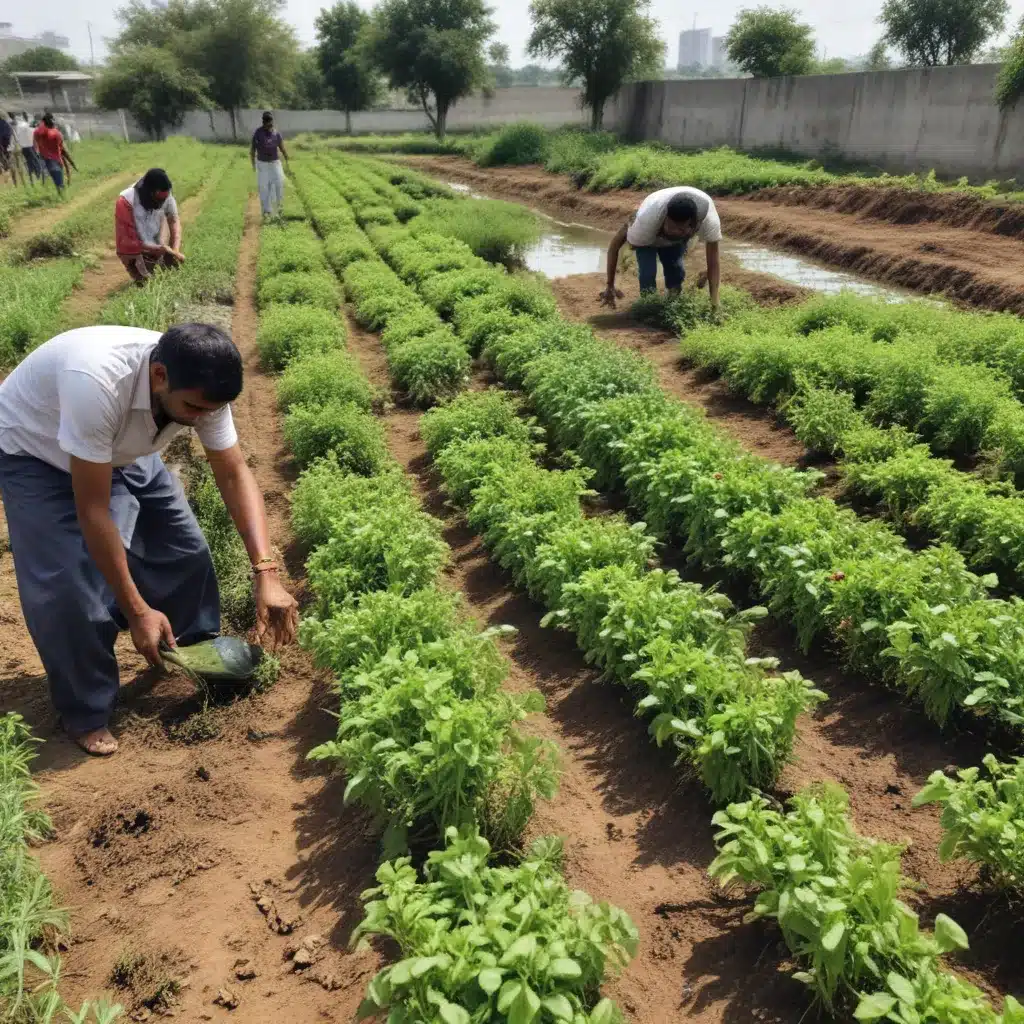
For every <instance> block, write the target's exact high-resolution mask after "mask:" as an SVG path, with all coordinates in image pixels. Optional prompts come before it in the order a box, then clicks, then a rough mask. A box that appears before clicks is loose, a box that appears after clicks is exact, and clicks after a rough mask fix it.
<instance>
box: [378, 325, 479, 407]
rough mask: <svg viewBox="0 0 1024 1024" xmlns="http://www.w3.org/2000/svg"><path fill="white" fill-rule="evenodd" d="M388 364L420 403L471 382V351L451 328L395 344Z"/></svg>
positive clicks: (397, 381) (397, 380)
mask: <svg viewBox="0 0 1024 1024" xmlns="http://www.w3.org/2000/svg"><path fill="white" fill-rule="evenodd" d="M388 365H389V366H390V368H391V374H392V376H393V378H394V381H395V384H397V385H398V387H400V388H402V389H403V390H404V391H405V392H406V393H407V394H408V395H409V397H410V398H411V399H412V400H413V401H414V402H415V403H416V404H417V405H433V404H434V403H435V402H439V401H441V400H442V399H444V398H449V397H451V396H452V395H454V394H456V393H457V392H458V391H459V390H461V389H462V388H464V387H465V386H466V384H467V383H468V382H469V366H470V359H469V353H468V352H467V351H466V350H465V348H464V347H463V346H462V344H461V343H460V342H459V341H458V340H457V339H456V338H455V337H454V335H452V334H451V332H450V331H448V330H440V331H435V332H434V333H433V334H427V335H424V336H423V337H422V338H413V339H412V340H411V341H407V342H406V343H405V344H404V345H399V346H397V347H395V348H392V349H391V351H390V352H389V353H388Z"/></svg>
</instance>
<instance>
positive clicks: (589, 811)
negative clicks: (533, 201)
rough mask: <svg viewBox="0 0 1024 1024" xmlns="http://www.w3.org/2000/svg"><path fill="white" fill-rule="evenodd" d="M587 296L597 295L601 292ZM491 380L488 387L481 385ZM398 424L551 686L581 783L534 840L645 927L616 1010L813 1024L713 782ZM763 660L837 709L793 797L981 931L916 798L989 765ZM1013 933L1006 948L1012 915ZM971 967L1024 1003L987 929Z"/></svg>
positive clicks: (918, 722)
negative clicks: (526, 586)
mask: <svg viewBox="0 0 1024 1024" xmlns="http://www.w3.org/2000/svg"><path fill="white" fill-rule="evenodd" d="M574 280H575V279H573V278H569V279H566V281H564V282H556V293H557V294H558V295H559V297H560V300H561V299H562V297H563V294H564V292H563V285H564V286H565V287H569V286H570V284H571V282H573V281H574ZM583 287H585V288H586V290H587V294H589V293H590V291H591V290H592V282H591V281H590V280H586V281H585V283H584V285H583ZM564 311H566V312H568V310H564ZM625 330H626V329H625V328H623V331H625ZM633 330H634V331H635V328H634V329H633ZM620 340H621V336H620ZM645 340H646V341H650V340H651V339H650V337H646V338H645ZM662 342H663V339H658V340H655V341H654V344H655V345H657V344H659V343H662ZM349 347H350V349H351V350H352V351H353V352H354V353H355V354H356V355H357V356H358V358H359V359H360V361H361V363H362V365H363V368H364V370H365V371H366V372H367V374H368V375H370V376H371V378H372V379H373V380H374V382H375V383H376V384H378V385H379V386H380V387H382V388H387V385H388V378H387V368H386V363H385V360H384V356H383V353H382V351H381V348H380V344H379V340H378V339H377V338H376V337H375V336H373V335H370V334H368V333H366V332H364V331H362V330H360V329H359V328H357V327H354V326H353V327H352V328H351V329H350V334H349ZM486 382H487V378H486V375H485V374H483V373H477V375H476V378H475V380H474V384H473V386H474V387H479V386H484V384H485V383H486ZM396 397H397V396H396ZM385 418H386V422H387V427H388V434H389V444H390V447H391V450H392V452H393V454H394V455H395V456H396V458H397V459H398V460H399V462H400V463H401V464H402V465H403V466H404V467H405V468H406V470H407V471H408V472H409V473H410V474H411V475H412V476H413V478H414V479H415V481H416V482H417V486H418V490H419V494H420V496H421V499H422V501H423V503H424V506H425V507H426V508H427V509H428V511H430V512H431V513H432V514H434V515H436V516H438V517H439V518H441V519H442V520H443V521H444V523H445V527H446V530H445V538H446V540H447V541H448V543H449V544H450V545H451V548H452V553H453V557H452V563H451V566H450V568H449V570H448V573H447V576H448V581H449V582H450V584H451V585H452V586H453V587H455V588H456V589H459V590H461V591H462V592H463V593H464V595H465V597H466V601H467V605H468V608H469V610H470V612H471V613H472V614H473V615H474V616H475V617H477V618H478V619H479V620H481V621H482V622H484V623H485V624H487V625H499V624H510V625H512V626H515V627H516V629H517V630H518V633H517V635H516V637H515V640H514V641H513V643H512V644H511V645H510V647H509V648H508V651H507V654H508V657H509V660H510V662H511V673H510V679H509V685H510V686H511V687H512V688H514V689H517V690H518V689H522V688H528V687H535V688H537V689H540V690H541V691H542V692H543V693H544V695H545V697H546V698H547V701H548V712H547V715H546V716H544V717H543V718H540V719H537V720H534V721H533V722H532V723H531V724H530V728H531V729H533V730H535V731H536V732H537V733H538V734H540V735H543V736H545V737H547V738H551V739H554V740H555V741H556V742H557V743H558V744H559V746H560V747H561V749H562V752H563V768H564V772H565V774H564V777H563V780H562V785H561V788H560V791H559V794H558V796H557V797H556V799H555V800H554V801H553V803H552V804H550V805H543V804H542V805H541V806H540V807H539V808H538V812H537V814H536V816H535V818H534V821H533V823H532V824H531V827H530V832H531V834H535V835H541V834H544V833H546V832H558V833H560V834H563V835H566V837H567V875H568V878H569V881H570V883H571V884H572V885H574V886H577V887H579V888H582V889H585V890H586V891H587V892H589V893H591V894H592V895H593V896H595V897H597V898H599V899H607V900H610V901H612V902H614V903H616V904H618V905H619V906H621V907H623V908H624V909H625V910H626V911H627V912H628V913H629V914H630V915H631V916H632V917H633V920H634V921H635V922H636V924H637V926H638V927H639V929H640V933H641V951H640V954H639V956H638V957H637V959H636V960H635V961H634V963H633V964H632V965H631V967H630V968H629V970H628V971H627V972H626V974H625V975H624V976H623V978H622V979H620V980H619V981H617V982H616V983H615V984H613V985H612V986H610V988H609V991H610V994H612V995H613V996H614V997H616V998H617V999H618V1000H619V1001H620V1003H621V1005H622V1006H623V1007H624V1008H625V1009H626V1010H627V1011H628V1015H629V1017H630V1018H631V1019H632V1020H635V1021H637V1022H641V1021H642V1022H645V1024H646V1022H648V1021H652V1022H653V1021H659V1022H660V1021H668V1020H676V1019H681V1018H682V1017H683V1016H685V1017H686V1018H687V1019H694V1020H698V1021H707V1022H712V1021H714V1022H724V1021H737V1022H738V1021H744V1022H746V1021H750V1020H758V1021H766V1022H780V1024H781V1022H783V1021H787V1022H792V1021H797V1020H799V1019H801V1017H802V1015H803V1013H804V1011H805V1009H806V1006H807V1003H806V998H805V994H804V992H803V990H802V989H801V987H800V986H799V985H798V984H797V983H796V982H794V981H793V980H792V979H791V977H790V976H789V974H790V971H791V970H792V969H793V965H792V963H791V962H790V961H789V960H788V954H787V952H786V950H785V947H784V946H783V944H782V943H781V941H780V939H779V935H778V932H777V931H775V930H774V929H772V928H771V927H768V926H760V925H745V924H743V923H742V917H743V914H744V913H745V912H746V910H748V909H749V903H748V902H747V901H745V900H743V899H740V898H733V895H725V894H722V893H720V892H719V891H718V890H717V888H716V887H715V886H714V885H712V884H711V883H710V882H709V881H708V879H707V877H706V869H707V866H708V864H709V863H710V861H711V859H712V857H713V855H714V850H713V844H712V842H711V837H712V828H711V823H710V819H711V814H712V809H711V808H710V807H709V805H708V803H707V801H706V799H705V797H704V795H703V793H702V790H701V787H700V786H699V784H697V783H696V782H695V781H694V780H692V779H687V778H685V777H684V776H683V775H682V773H681V772H680V770H679V769H678V768H675V767H674V766H673V764H672V758H671V756H670V754H669V753H668V752H667V751H659V750H658V749H657V748H656V747H655V746H654V745H653V744H652V742H651V740H650V738H649V737H648V736H647V733H646V729H645V728H644V726H643V724H642V723H641V722H639V721H638V720H637V719H636V718H635V717H634V716H633V714H632V709H631V706H630V705H629V702H628V699H624V698H623V697H622V695H621V694H619V693H616V692H615V691H614V690H613V689H611V688H610V687H607V686H605V685H602V684H601V683H600V682H599V681H598V679H597V676H596V673H594V672H593V671H592V670H590V669H589V668H587V666H586V665H585V663H584V661H583V658H582V656H581V655H580V654H579V653H578V652H576V651H575V650H574V647H573V643H572V640H571V638H570V637H569V636H568V635H564V636H561V637H560V636H557V635H555V634H552V633H550V632H548V631H546V630H542V629H540V627H539V621H540V618H541V616H542V615H543V609H542V608H541V607H540V606H538V605H536V604H535V603H533V602H532V601H531V600H529V599H528V598H527V597H526V596H525V595H524V594H523V593H522V592H521V591H519V590H517V589H516V588H515V587H514V585H513V584H512V583H511V581H510V580H509V578H508V576H507V575H506V574H505V573H503V572H502V571H501V570H500V569H499V568H497V567H496V566H495V565H494V564H493V563H492V562H491V561H490V560H489V559H488V556H487V552H486V550H485V549H484V547H483V545H482V544H481V542H480V540H479V538H478V537H477V536H475V535H474V534H473V533H472V532H471V531H470V530H469V528H468V527H467V526H466V524H465V522H464V520H463V519H462V518H461V516H460V515H459V514H458V513H457V512H455V511H453V510H452V509H451V508H449V507H448V506H446V504H445V502H444V498H443V494H442V492H441V490H440V485H439V481H438V479H437V478H436V475H435V474H434V473H433V471H432V469H431V465H430V460H429V457H428V455H427V453H426V450H425V447H424V445H423V442H422V440H421V438H420V436H419V427H418V425H419V413H418V412H416V411H415V410H411V409H408V408H405V407H403V406H402V405H401V403H400V402H396V404H395V405H394V407H393V408H391V409H390V410H389V411H388V412H387V413H386V416H385ZM787 443H788V444H791V443H792V442H791V441H790V442H786V441H784V440H778V441H776V442H775V444H776V445H777V446H781V448H783V449H784V448H785V446H786V445H787ZM773 450H774V449H773ZM780 450H781V449H780ZM755 644H756V648H757V653H763V654H765V655H775V656H778V657H780V658H781V659H782V660H783V663H784V664H785V667H787V668H799V669H801V670H802V671H803V672H804V673H805V674H806V675H807V676H808V677H809V678H813V679H815V680H816V681H817V682H818V683H819V685H821V686H823V687H824V688H825V689H826V690H827V691H828V692H829V693H830V695H831V699H830V700H829V702H828V703H827V704H826V705H824V706H823V708H822V709H821V711H820V712H819V713H818V714H817V715H815V716H814V717H813V718H811V719H805V720H804V721H802V722H801V731H800V736H799V740H798V746H797V752H796V753H797V759H796V761H795V763H794V764H793V765H792V766H790V767H789V768H788V769H787V770H786V772H785V774H784V776H783V779H782V782H781V786H780V790H781V791H782V792H783V793H786V792H792V791H796V790H797V789H800V788H802V787H803V786H805V785H807V784H809V783H811V782H815V781H820V780H825V779H831V780H834V781H837V782H840V783H841V784H842V785H843V786H845V787H846V788H847V790H848V792H849V793H850V796H851V802H852V809H853V814H854V817H855V819H856V821H857V824H858V826H859V827H860V828H861V829H862V830H863V831H864V832H865V833H866V834H869V835H873V836H877V837H879V838H884V839H888V840H891V841H894V842H902V843H908V844H909V845H910V850H909V852H908V854H907V856H906V858H905V865H906V869H907V871H908V873H910V874H911V875H912V876H913V877H915V878H916V879H918V880H919V881H920V882H922V883H923V885H924V887H925V888H924V892H923V894H922V895H921V896H920V897H919V899H918V904H919V906H920V909H921V911H922V914H923V916H925V917H926V918H931V917H934V914H935V913H937V912H938V911H939V910H943V909H946V908H949V907H955V908H956V910H957V912H958V913H960V916H961V917H962V918H964V919H965V920H970V919H972V918H973V920H974V922H975V923H976V922H977V921H978V920H979V919H980V917H981V916H982V915H983V914H984V913H985V912H986V910H987V908H988V902H987V901H986V899H985V898H984V897H982V896H980V895H979V894H977V893H974V894H965V893H963V892H962V891H961V883H962V882H963V881H964V880H965V877H966V876H965V875H963V874H961V873H960V872H959V870H958V869H957V868H954V867H947V866H942V865H940V864H939V863H938V858H937V856H936V852H935V851H936V847H937V844H938V840H939V836H940V829H939V823H938V816H937V814H935V813H934V812H933V811H930V810H923V811H917V812H913V813H910V810H909V801H910V797H911V796H912V795H913V794H914V793H915V792H916V791H917V789H918V788H919V786H920V785H921V784H922V783H923V782H924V780H925V779H926V778H927V776H928V774H929V773H930V772H931V771H933V770H934V769H935V768H937V767H943V766H944V765H946V764H949V763H951V762H954V761H957V760H960V761H962V762H963V763H975V761H976V760H977V758H978V757H980V756H981V755H980V751H979V750H978V749H977V747H976V745H975V744H974V743H973V742H972V741H971V740H970V739H969V738H968V739H961V740H960V741H959V742H958V741H955V740H944V739H943V738H941V737H939V736H938V735H937V732H936V730H935V728H934V727H933V726H931V725H930V724H929V723H928V722H926V721H924V720H923V718H922V716H921V715H920V714H919V713H918V712H917V711H915V710H912V709H908V708H905V707H903V706H902V705H901V704H900V702H899V701H898V699H897V698H896V697H895V696H894V695H893V694H892V693H890V692H888V691H885V690H882V689H876V688H873V687H870V686H869V685H867V683H866V682H865V681H863V680H851V679H849V678H846V677H844V676H843V675H842V674H841V673H839V672H838V671H836V669H835V661H834V658H833V657H831V655H830V654H829V652H815V655H814V656H813V657H812V658H803V657H800V656H799V655H797V654H796V653H795V652H794V650H793V645H792V643H791V641H790V639H789V638H788V637H787V636H786V635H785V634H784V632H783V631H777V634H776V633H772V632H770V631H769V630H767V629H766V630H762V631H761V632H760V633H759V634H758V635H757V638H756V641H755ZM1003 917H1004V918H1005V920H1004V921H1003V924H1002V926H1001V929H1000V930H1001V933H1002V935H1003V936H1004V938H1005V935H1006V934H1008V932H1009V928H1011V927H1012V923H1011V919H1012V915H1010V914H1004V915H1003ZM972 956H973V957H974V958H975V959H974V960H966V961H965V969H966V971H967V973H969V974H970V975H971V977H972V978H973V980H975V981H976V982H978V983H980V984H982V985H984V986H985V987H987V988H988V989H989V991H993V989H998V988H1003V989H1005V988H1006V987H1008V986H1009V987H1012V986H1017V987H1018V988H1019V987H1020V984H1021V981H1022V978H1021V974H1020V971H1019V969H1018V966H1017V962H1016V959H1015V958H1014V957H1012V956H1010V955H1009V954H1008V953H1007V952H1006V950H1005V949H1004V948H1003V947H1001V946H1000V945H999V942H998V940H997V941H995V942H992V941H990V940H989V936H988V934H987V931H986V933H985V934H984V936H979V937H978V939H977V941H976V949H975V951H974V952H973V954H972ZM976 965H977V966H978V970H974V968H975V966H976Z"/></svg>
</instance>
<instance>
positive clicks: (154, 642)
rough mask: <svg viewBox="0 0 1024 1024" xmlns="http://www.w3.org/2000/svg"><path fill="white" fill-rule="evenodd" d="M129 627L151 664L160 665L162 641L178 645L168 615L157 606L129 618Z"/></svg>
mask: <svg viewBox="0 0 1024 1024" xmlns="http://www.w3.org/2000/svg"><path fill="white" fill-rule="evenodd" d="M128 628H129V629H130V630H131V631H132V643H133V644H135V650H137V651H138V652H139V654H141V655H142V656H143V657H144V658H145V659H146V661H148V662H149V663H150V665H159V664H161V662H162V660H163V659H162V658H161V657H160V644H161V642H163V643H165V644H167V646H168V647H176V646H177V644H175V642H174V630H173V629H171V624H170V622H169V621H168V619H167V616H166V615H164V613H163V612H158V611H157V610H156V609H155V608H146V609H145V610H144V611H141V612H139V614H137V615H133V616H132V617H131V618H130V619H129V620H128Z"/></svg>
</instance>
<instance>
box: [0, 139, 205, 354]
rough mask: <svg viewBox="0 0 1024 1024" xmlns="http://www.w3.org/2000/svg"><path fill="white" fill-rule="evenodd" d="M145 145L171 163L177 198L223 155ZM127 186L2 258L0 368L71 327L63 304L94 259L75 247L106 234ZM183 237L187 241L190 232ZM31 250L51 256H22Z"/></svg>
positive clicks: (192, 146) (193, 188) (191, 146)
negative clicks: (23, 247)
mask: <svg viewBox="0 0 1024 1024" xmlns="http://www.w3.org/2000/svg"><path fill="white" fill-rule="evenodd" d="M144 148H145V149H146V150H147V153H146V154H145V155H147V156H148V157H149V158H150V159H153V160H162V161H164V162H167V163H168V164H170V163H171V161H172V160H173V161H175V162H174V164H173V165H172V166H173V168H174V175H175V176H174V183H175V193H176V195H177V196H178V198H179V199H185V198H188V197H189V196H191V195H194V194H195V193H196V192H197V191H198V190H199V188H200V187H201V186H202V185H203V183H204V182H205V181H207V180H208V179H209V178H210V177H211V175H216V174H217V173H218V172H219V169H220V168H221V167H222V166H223V165H224V162H225V155H224V154H223V152H222V151H220V150H219V149H217V148H216V147H211V146H206V147H203V146H200V145H199V144H198V143H194V142H192V141H191V140H189V142H188V143H187V144H185V143H178V142H175V143H170V142H168V143H161V144H159V145H153V146H149V145H147V146H146V147H144ZM129 184H131V181H130V179H126V180H123V181H118V182H116V183H114V185H112V186H111V188H110V189H108V190H104V191H102V192H101V193H99V194H97V195H96V196H95V197H94V198H93V199H92V200H91V201H90V202H89V203H87V204H85V205H84V206H82V207H80V208H79V209H78V210H76V211H75V212H74V213H72V214H71V215H70V216H69V217H68V218H67V219H66V220H65V221H64V222H62V223H61V224H60V225H59V226H58V227H57V228H56V229H54V230H53V231H51V232H44V233H42V234H40V235H37V236H35V237H34V238H32V239H29V241H28V242H27V243H26V245H27V246H28V247H30V248H26V249H23V250H21V251H20V252H19V253H16V254H12V255H13V256H14V257H15V258H12V259H8V260H6V261H4V262H0V368H2V367H11V366H13V365H14V364H15V363H17V362H18V361H19V360H20V359H21V358H22V356H23V355H25V354H26V353H27V352H30V351H31V350H32V349H33V348H35V346H36V345H39V344H41V343H42V342H44V341H46V340H47V339H48V338H51V337H53V336H54V335H55V334H57V333H58V332H59V331H61V330H64V329H66V328H67V327H68V326H70V324H69V323H68V314H67V312H66V310H65V307H64V303H65V300H67V298H68V297H69V296H70V295H71V293H72V292H73V291H74V289H75V287H76V286H77V285H79V284H80V282H81V280H82V277H83V275H84V273H85V271H86V268H87V267H88V266H89V265H90V263H91V260H92V257H90V256H89V255H88V254H87V253H79V252H77V251H76V247H77V246H78V245H80V244H81V245H87V244H90V243H92V242H93V241H96V240H98V239H99V238H100V237H101V236H102V234H103V233H104V232H106V233H108V234H109V232H110V230H111V228H112V220H113V206H114V199H115V197H116V195H117V193H118V192H120V191H121V190H122V189H123V188H125V187H126V186H127V185H129ZM185 237H186V244H187V243H188V235H187V234H186V236H185ZM33 253H35V254H37V255H39V256H51V257H53V258H45V259H42V258H41V259H31V260H26V259H24V257H25V256H26V255H30V254H33ZM125 281H126V282H127V275H126V276H125Z"/></svg>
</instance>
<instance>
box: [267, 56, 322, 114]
mask: <svg viewBox="0 0 1024 1024" xmlns="http://www.w3.org/2000/svg"><path fill="white" fill-rule="evenodd" d="M275 102H276V104H277V106H279V107H284V108H286V109H287V110H329V109H330V108H331V107H332V106H333V105H334V98H333V96H331V93H330V90H329V89H328V88H327V83H326V82H325V81H324V76H323V72H322V71H321V70H320V58H319V56H318V55H317V52H316V49H310V50H303V51H302V52H301V53H300V54H299V55H298V57H297V58H296V60H295V64H294V67H293V68H292V79H291V82H290V84H289V85H288V87H287V88H286V89H285V90H284V92H283V93H282V95H281V96H280V98H279V99H278V100H276V101H275Z"/></svg>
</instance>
